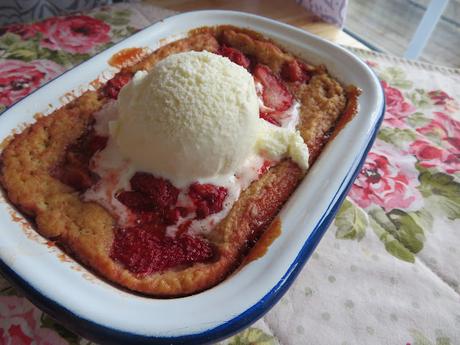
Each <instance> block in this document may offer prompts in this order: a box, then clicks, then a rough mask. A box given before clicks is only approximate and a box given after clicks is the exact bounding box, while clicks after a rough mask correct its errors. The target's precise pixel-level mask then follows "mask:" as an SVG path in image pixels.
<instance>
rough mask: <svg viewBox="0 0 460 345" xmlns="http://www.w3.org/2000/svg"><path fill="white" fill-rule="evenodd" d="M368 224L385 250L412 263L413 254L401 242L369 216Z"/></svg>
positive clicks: (413, 259) (413, 260)
mask: <svg viewBox="0 0 460 345" xmlns="http://www.w3.org/2000/svg"><path fill="white" fill-rule="evenodd" d="M370 224H371V227H372V229H373V230H374V232H375V234H376V235H377V237H378V238H379V239H380V241H382V243H383V244H384V246H385V250H386V251H387V252H388V253H390V254H391V255H393V256H394V257H396V258H398V259H400V260H403V261H407V262H411V263H414V262H415V256H414V254H412V253H411V252H410V251H409V250H408V249H407V248H406V247H404V246H403V245H402V244H401V242H399V241H398V240H397V239H396V238H394V237H393V235H391V234H390V233H389V232H388V231H386V230H385V229H384V228H383V227H382V226H381V225H380V224H379V223H378V222H377V221H375V220H374V219H373V218H372V217H370Z"/></svg>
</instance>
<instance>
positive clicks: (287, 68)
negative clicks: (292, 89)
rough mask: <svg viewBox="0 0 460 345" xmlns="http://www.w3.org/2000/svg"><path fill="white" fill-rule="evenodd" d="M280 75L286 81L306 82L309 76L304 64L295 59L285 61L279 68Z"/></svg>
mask: <svg viewBox="0 0 460 345" xmlns="http://www.w3.org/2000/svg"><path fill="white" fill-rule="evenodd" d="M281 77H282V78H283V79H284V80H286V81H288V82H300V83H303V82H306V81H309V80H310V78H311V75H310V73H309V72H308V71H307V69H306V66H305V65H303V64H302V63H300V62H299V61H297V60H291V61H288V62H285V63H284V65H283V67H282V69H281Z"/></svg>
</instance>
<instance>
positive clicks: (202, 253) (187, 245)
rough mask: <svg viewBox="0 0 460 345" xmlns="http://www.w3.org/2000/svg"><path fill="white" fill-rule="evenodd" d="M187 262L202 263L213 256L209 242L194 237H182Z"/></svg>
mask: <svg viewBox="0 0 460 345" xmlns="http://www.w3.org/2000/svg"><path fill="white" fill-rule="evenodd" d="M181 240H182V241H181V242H182V245H183V248H184V253H185V258H186V260H187V262H189V263H192V262H203V261H206V260H208V259H210V258H212V256H213V255H214V253H213V249H212V247H211V245H210V244H209V242H207V241H205V240H204V239H202V238H200V237H196V236H193V237H192V236H189V235H184V236H182V237H181Z"/></svg>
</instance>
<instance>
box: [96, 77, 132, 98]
mask: <svg viewBox="0 0 460 345" xmlns="http://www.w3.org/2000/svg"><path fill="white" fill-rule="evenodd" d="M132 77H133V75H132V74H131V73H129V72H123V71H122V72H118V73H117V74H115V76H114V77H113V78H112V79H110V80H109V81H108V82H107V83H106V84H105V86H104V90H103V92H104V95H105V96H107V97H109V98H113V99H117V98H118V94H119V93H120V90H121V88H122V87H123V86H125V85H126V84H128V82H129V81H130V80H131V78H132Z"/></svg>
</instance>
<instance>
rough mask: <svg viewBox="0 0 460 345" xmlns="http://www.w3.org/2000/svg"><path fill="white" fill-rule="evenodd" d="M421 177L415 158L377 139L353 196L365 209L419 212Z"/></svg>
mask: <svg viewBox="0 0 460 345" xmlns="http://www.w3.org/2000/svg"><path fill="white" fill-rule="evenodd" d="M417 176H418V173H417V170H416V169H415V159H414V157H413V156H409V155H402V154H401V152H399V151H397V150H396V149H395V148H393V147H392V146H391V145H389V144H386V143H384V142H382V141H380V140H378V139H377V141H376V143H375V145H374V146H373V148H372V151H371V152H370V153H369V155H368V156H367V160H366V162H365V163H364V166H363V168H362V170H361V173H360V174H359V175H358V177H357V178H356V181H355V183H354V184H353V186H352V188H351V191H350V194H349V195H350V197H351V198H352V199H353V201H355V202H356V203H357V204H358V205H359V206H361V207H363V208H367V207H369V206H370V205H372V204H375V205H378V206H381V207H382V208H383V209H384V210H385V211H386V212H388V211H391V210H392V209H395V208H399V209H417V208H419V207H420V206H421V202H422V196H421V194H420V192H419V191H418V190H417V189H416V187H417V185H418V184H419V182H418V179H417Z"/></svg>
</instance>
